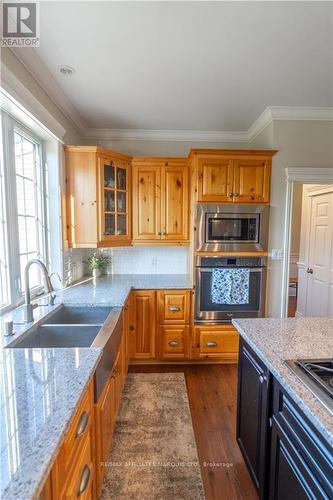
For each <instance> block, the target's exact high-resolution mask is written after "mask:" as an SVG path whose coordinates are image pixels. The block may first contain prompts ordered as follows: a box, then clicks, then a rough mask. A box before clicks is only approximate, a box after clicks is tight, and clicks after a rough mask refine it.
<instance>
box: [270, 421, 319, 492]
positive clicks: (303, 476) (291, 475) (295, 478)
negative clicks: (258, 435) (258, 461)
mask: <svg viewBox="0 0 333 500" xmlns="http://www.w3.org/2000/svg"><path fill="white" fill-rule="evenodd" d="M306 470H307V469H304V465H303V464H302V462H301V461H300V460H299V459H298V458H297V455H296V454H295V453H294V452H293V450H292V447H291V443H290V441H289V439H288V437H287V435H285V434H284V433H283V432H281V429H279V428H278V426H277V425H276V423H275V422H273V428H272V444H271V473H270V495H269V498H271V499H274V500H295V499H297V500H303V499H304V500H307V499H308V498H318V499H319V498H325V497H324V496H321V495H320V491H318V490H317V488H316V490H317V491H314V487H313V486H314V485H313V484H311V483H312V480H311V478H310V476H308V474H307V473H306V472H305V471H306ZM307 476H308V477H307ZM307 492H311V493H312V495H311V496H310V495H308V494H307ZM326 498H328V497H326Z"/></svg>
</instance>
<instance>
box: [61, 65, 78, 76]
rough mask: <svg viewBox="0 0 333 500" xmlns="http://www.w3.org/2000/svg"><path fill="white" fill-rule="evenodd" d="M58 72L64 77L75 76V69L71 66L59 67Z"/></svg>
mask: <svg viewBox="0 0 333 500" xmlns="http://www.w3.org/2000/svg"><path fill="white" fill-rule="evenodd" d="M59 71H60V73H61V74H62V75H64V76H73V75H75V69H74V68H72V67H71V66H59Z"/></svg>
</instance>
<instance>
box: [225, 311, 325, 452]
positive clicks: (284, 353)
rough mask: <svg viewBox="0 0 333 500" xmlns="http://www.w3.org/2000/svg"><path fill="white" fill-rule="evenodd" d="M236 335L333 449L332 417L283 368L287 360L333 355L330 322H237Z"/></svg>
mask: <svg viewBox="0 0 333 500" xmlns="http://www.w3.org/2000/svg"><path fill="white" fill-rule="evenodd" d="M232 322H233V324H234V325H235V327H236V328H237V330H238V331H239V333H240V335H241V336H242V337H243V338H244V340H245V341H246V342H247V343H248V344H249V345H250V347H252V349H253V350H254V351H255V352H256V353H257V354H258V356H259V358H260V359H261V360H262V361H263V362H264V363H265V364H266V366H267V367H268V369H269V370H270V372H271V373H272V374H273V375H274V376H275V377H276V378H277V380H278V381H279V382H280V384H281V385H282V386H283V387H284V388H285V389H286V390H287V392H288V393H289V395H290V396H291V397H292V398H293V400H294V401H295V402H296V403H297V404H298V406H299V407H300V408H301V409H302V411H303V412H304V413H305V414H306V415H307V416H308V417H309V419H310V420H311V421H312V422H313V424H314V425H315V426H316V429H317V430H318V431H319V432H320V433H321V434H322V435H323V437H324V438H325V439H326V440H327V441H328V442H329V443H330V444H331V445H332V446H333V417H332V414H331V413H330V412H329V411H328V410H327V409H326V408H325V406H324V405H323V404H322V403H321V402H320V401H319V400H318V399H317V398H316V397H315V396H314V395H313V394H312V392H311V391H310V389H308V387H307V386H306V385H304V384H303V382H301V380H300V379H299V378H298V377H297V376H296V375H295V374H294V373H293V372H292V371H291V369H290V368H288V366H286V365H285V364H284V361H285V360H287V359H295V358H319V359H320V358H328V357H331V356H332V355H333V319H328V318H300V319H295V318H288V319H273V318H272V319H271V318H267V319H266V318H262V319H237V320H233V321H232Z"/></svg>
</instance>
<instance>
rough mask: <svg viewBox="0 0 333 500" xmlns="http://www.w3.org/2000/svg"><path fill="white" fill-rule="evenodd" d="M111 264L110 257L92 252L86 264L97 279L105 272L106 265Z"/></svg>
mask: <svg viewBox="0 0 333 500" xmlns="http://www.w3.org/2000/svg"><path fill="white" fill-rule="evenodd" d="M110 263H111V257H109V256H108V255H105V254H102V253H97V252H94V253H93V254H92V255H91V256H90V257H89V258H88V259H87V264H88V267H89V269H91V271H92V275H93V277H94V278H98V277H99V276H101V274H103V272H105V270H106V268H107V267H108V265H109V264H110Z"/></svg>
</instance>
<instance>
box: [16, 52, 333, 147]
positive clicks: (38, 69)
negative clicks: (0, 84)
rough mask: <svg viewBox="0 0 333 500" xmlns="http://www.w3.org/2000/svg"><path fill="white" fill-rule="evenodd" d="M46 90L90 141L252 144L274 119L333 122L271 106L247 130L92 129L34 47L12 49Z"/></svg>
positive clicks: (317, 111) (316, 110) (320, 113)
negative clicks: (29, 48)
mask: <svg viewBox="0 0 333 500" xmlns="http://www.w3.org/2000/svg"><path fill="white" fill-rule="evenodd" d="M10 50H11V51H12V52H13V53H14V54H15V57H17V59H19V61H20V62H21V63H22V64H23V65H24V66H25V67H26V69H27V70H28V71H29V72H30V73H31V75H32V77H33V78H34V79H35V80H36V81H37V82H38V84H39V85H40V86H41V87H42V88H43V90H44V91H45V92H46V93H47V95H48V96H49V98H50V99H51V100H52V101H53V103H54V104H55V105H56V106H57V107H58V108H59V110H60V111H61V112H62V114H63V115H64V116H65V117H66V118H67V119H68V120H69V121H70V122H71V124H72V125H73V127H74V128H75V129H76V130H77V131H78V132H79V134H80V135H81V136H82V138H84V139H86V140H91V141H98V140H103V139H110V140H124V141H181V142H217V143H223V142H229V143H233V142H235V143H237V142H238V143H240V142H244V143H251V142H252V141H253V140H254V139H255V138H256V137H257V136H258V135H259V134H260V133H261V132H262V131H263V130H264V129H265V128H266V127H267V126H268V125H270V124H271V123H272V122H273V121H275V120H286V121H289V120H290V121H295V120H310V121H311V120H313V121H333V107H310V106H268V107H267V108H266V109H265V110H264V111H263V112H262V113H261V115H260V116H259V117H258V118H257V119H256V120H255V121H254V122H253V123H252V125H251V126H250V127H249V128H248V130H244V131H230V132H228V131H206V130H145V129H114V128H90V127H88V126H87V124H86V123H85V121H84V120H83V119H82V117H81V116H80V113H79V112H78V111H77V109H76V108H75V107H74V105H73V104H72V103H71V101H70V100H69V99H68V97H67V96H66V95H65V93H64V92H63V90H62V89H61V87H60V86H59V85H58V83H57V82H56V80H55V79H54V77H53V76H52V74H51V73H50V71H49V70H48V69H47V67H46V65H45V64H44V62H43V61H42V60H41V58H40V57H39V55H38V53H37V51H36V50H35V49H31V50H24V51H23V50H19V49H10Z"/></svg>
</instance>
